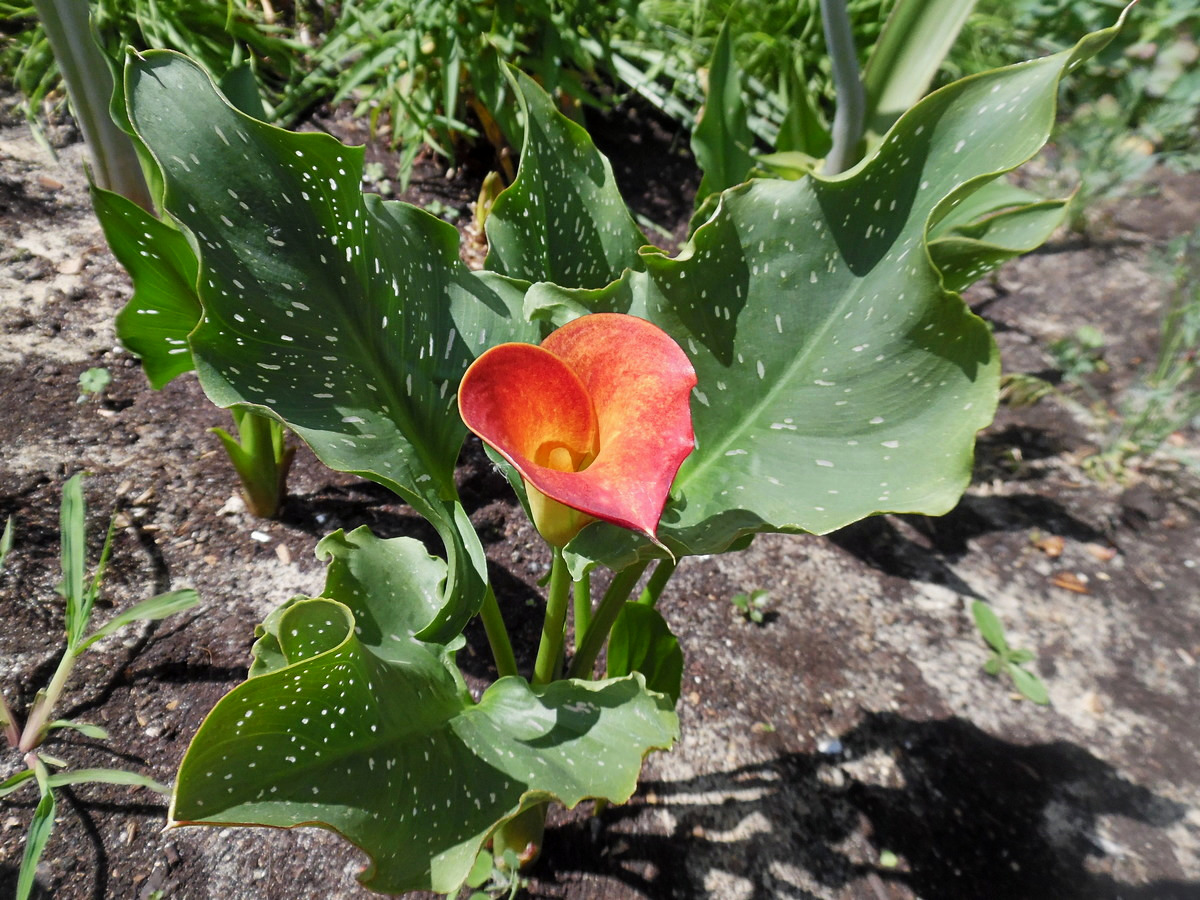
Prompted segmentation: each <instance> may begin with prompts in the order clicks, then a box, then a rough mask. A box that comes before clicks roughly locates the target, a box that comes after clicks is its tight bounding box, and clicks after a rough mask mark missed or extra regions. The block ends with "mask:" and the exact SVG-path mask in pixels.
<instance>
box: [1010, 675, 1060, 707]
mask: <svg viewBox="0 0 1200 900" xmlns="http://www.w3.org/2000/svg"><path fill="white" fill-rule="evenodd" d="M1008 674H1009V675H1011V676H1012V680H1013V686H1014V687H1015V688H1016V689H1017V690H1018V691H1019V692H1020V693H1021V695H1022V696H1023V697H1025V698H1026V699H1029V700H1032V701H1033V702H1034V703H1037V704H1038V705H1040V706H1048V705H1049V703H1050V692H1049V691H1047V690H1046V685H1045V684H1044V683H1043V682H1042V679H1040V678H1038V676H1036V675H1034V674H1033V673H1032V672H1030V671H1029V670H1028V669H1025V668H1022V667H1021V666H1015V665H1013V666H1009V667H1008Z"/></svg>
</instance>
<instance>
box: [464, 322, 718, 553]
mask: <svg viewBox="0 0 1200 900" xmlns="http://www.w3.org/2000/svg"><path fill="white" fill-rule="evenodd" d="M695 386H696V372H695V370H694V369H693V368H692V364H691V362H690V361H689V360H688V358H687V355H686V354H685V353H684V352H683V350H682V349H681V348H680V347H679V345H678V344H676V343H675V341H674V340H672V339H671V338H670V336H668V335H667V334H666V333H665V332H663V331H662V330H661V329H659V328H658V327H657V326H655V325H652V324H651V323H650V322H647V321H646V320H644V319H639V318H637V317H636V316H628V315H621V314H618V313H595V314H593V315H588V316H582V317H580V318H578V319H575V320H574V321H572V322H570V323H568V324H567V325H564V326H563V327H562V328H560V329H558V330H557V331H555V332H554V333H553V334H551V335H550V336H549V337H548V338H546V340H545V341H543V342H542V344H541V346H534V345H533V344H500V345H499V346H496V347H493V348H491V349H490V350H488V351H487V352H485V353H483V354H482V355H481V356H480V357H479V358H478V359H476V360H475V362H474V363H472V365H471V366H470V368H469V369H467V372H466V374H465V375H464V376H463V380H462V385H461V386H460V388H459V392H458V408H459V412H460V413H461V414H462V418H463V421H464V422H465V423H466V425H467V427H468V428H469V429H471V431H473V432H474V433H475V434H477V435H479V437H480V438H481V439H482V440H483V441H484V442H485V443H486V444H488V445H489V446H491V447H492V448H494V449H495V450H496V451H498V452H499V453H500V454H501V455H502V456H503V457H504V458H505V459H507V460H508V461H509V462H510V463H512V465H513V466H514V467H515V468H516V469H517V471H518V472H519V473H520V474H521V478H522V479H523V480H524V482H525V486H526V490H527V492H528V495H529V503H530V508H531V511H532V513H533V519H534V524H535V525H536V526H537V528H538V531H540V532H541V533H542V536H543V537H545V538H546V540H547V541H549V542H550V543H551V544H554V545H555V546H558V547H561V546H563V545H564V544H566V542H567V541H569V540H570V539H571V538H573V537H574V536H575V535H576V534H578V533H579V531H580V529H582V528H583V527H584V525H586V524H588V523H589V522H591V521H592V520H593V519H602V520H604V521H606V522H612V523H613V524H615V525H620V526H622V527H624V528H630V529H633V530H635V531H640V532H641V533H643V534H645V535H647V536H648V537H650V538H651V539H653V540H656V541H657V537H656V532H657V529H658V520H659V518H660V517H661V516H662V510H663V505H664V504H665V503H666V499H667V493H668V491H669V490H670V488H671V482H672V481H674V479H675V473H676V472H678V471H679V466H680V465H681V464H682V463H683V460H684V459H685V458H686V457H687V455H688V454H689V453H690V452H691V451H692V448H693V447H694V446H695V436H694V434H693V432H692V416H691V409H690V406H689V399H690V394H691V390H692V388H693V387H695Z"/></svg>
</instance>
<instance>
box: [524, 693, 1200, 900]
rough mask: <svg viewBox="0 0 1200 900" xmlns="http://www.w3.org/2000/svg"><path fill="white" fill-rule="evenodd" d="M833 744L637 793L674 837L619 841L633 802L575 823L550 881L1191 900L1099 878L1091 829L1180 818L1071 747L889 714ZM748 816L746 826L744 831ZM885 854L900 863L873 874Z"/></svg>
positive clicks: (1098, 852)
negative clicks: (857, 840) (650, 801)
mask: <svg viewBox="0 0 1200 900" xmlns="http://www.w3.org/2000/svg"><path fill="white" fill-rule="evenodd" d="M841 744H842V750H841V752H840V753H838V754H836V755H835V754H822V753H814V754H789V755H786V756H782V757H779V758H776V759H774V760H771V761H769V762H766V763H763V764H759V765H753V766H746V767H742V768H738V769H733V770H730V771H727V772H721V773H718V774H715V775H706V776H701V777H698V778H694V779H690V780H687V781H682V782H678V781H676V782H671V781H657V782H656V781H648V782H644V783H643V786H642V792H641V794H640V796H645V797H649V796H653V797H654V798H655V803H654V806H656V807H658V808H661V809H664V810H666V811H667V812H668V813H670V819H669V820H668V821H673V823H674V827H673V831H672V833H670V834H666V835H649V834H644V833H642V834H637V833H630V832H631V829H630V827H629V826H628V825H627V824H626V823H627V822H628V820H631V819H635V818H637V817H638V816H640V815H642V814H644V813H645V812H646V810H647V804H646V803H644V802H638V801H637V800H635V801H634V802H633V803H632V804H631V805H628V806H626V807H622V808H618V809H611V810H608V811H606V812H605V813H604V814H603V817H602V821H603V824H604V826H606V827H607V831H603V830H601V829H600V828H596V827H594V826H590V825H589V824H588V822H586V821H585V822H582V823H579V824H573V825H569V826H564V827H562V828H559V829H555V830H553V831H552V832H551V833H550V834H549V835H548V837H547V844H546V857H547V858H548V862H549V863H550V865H551V866H552V867H553V868H554V869H556V870H557V871H559V872H561V873H563V874H562V875H561V876H560V877H561V878H562V879H563V880H569V879H570V878H571V877H572V876H571V874H570V872H572V871H574V872H576V873H591V874H593V875H596V876H601V877H607V878H612V879H615V880H617V881H619V882H622V883H623V884H624V885H626V886H627V887H629V888H632V889H633V891H635V892H636V893H638V894H641V895H643V896H645V897H647V898H655V900H657V898H668V897H692V896H705V895H710V891H711V887H712V886H711V885H707V886H706V885H705V884H704V883H703V882H704V878H705V877H706V873H705V872H703V871H697V869H696V867H695V866H694V861H695V860H698V859H705V860H710V859H717V860H719V862H720V865H721V866H722V867H726V871H729V872H730V873H731V874H732V875H734V876H736V877H739V878H742V879H748V880H749V881H750V883H751V884H752V885H753V887H752V892H751V893H750V895H749V896H752V897H754V898H762V900H766V898H770V897H778V896H789V897H794V896H800V897H809V896H813V895H811V894H809V893H806V892H805V891H804V890H803V888H802V886H801V885H800V884H797V883H796V882H797V881H803V880H810V881H811V882H814V883H815V884H814V885H812V886H813V887H814V888H815V885H816V884H819V885H821V886H824V887H826V888H828V887H833V888H835V889H836V888H841V887H844V886H847V885H851V884H852V883H856V884H855V885H854V887H853V888H852V890H853V891H854V893H853V894H852V895H853V896H859V895H860V894H859V893H858V891H859V890H860V889H862V890H863V891H864V893H862V896H871V895H872V894H871V893H870V892H867V886H868V885H869V884H870V885H872V887H873V888H874V894H875V895H878V896H880V897H886V896H888V895H890V894H891V892H890V891H888V890H886V887H885V886H886V885H887V883H888V882H897V883H902V884H905V885H907V887H908V888H909V890H911V892H912V893H913V894H915V895H916V896H919V897H922V898H926V900H951V898H953V900H972V898H981V900H982V898H988V900H994V898H1030V900H1042V898H1045V900H1051V898H1054V900H1058V898H1062V900H1075V898H1079V900H1084V898H1087V900H1101V898H1113V900H1115V898H1118V897H1120V898H1125V900H1136V898H1144V900H1149V898H1155V900H1192V898H1200V883H1196V882H1183V881H1163V880H1160V881H1156V882H1153V883H1150V884H1124V883H1121V882H1120V881H1119V880H1117V879H1115V878H1113V877H1112V876H1110V875H1107V874H1101V873H1099V872H1098V871H1097V869H1098V868H1102V866H1099V865H1098V863H1099V862H1100V861H1102V860H1103V859H1104V857H1105V856H1106V840H1105V838H1104V837H1102V835H1101V829H1100V827H1099V826H1100V825H1101V822H1100V819H1101V817H1107V816H1118V817H1123V818H1125V819H1128V820H1131V821H1133V822H1136V823H1141V824H1142V825H1143V826H1144V827H1145V826H1148V827H1150V828H1163V827H1166V826H1169V825H1170V824H1172V823H1173V822H1176V821H1178V820H1179V819H1180V818H1181V817H1182V816H1183V814H1184V808H1183V807H1182V806H1179V805H1178V804H1176V803H1173V802H1171V801H1169V800H1166V799H1164V798H1162V797H1160V796H1157V795H1155V794H1154V793H1152V792H1151V791H1149V790H1147V789H1146V788H1144V787H1140V786H1138V785H1136V784H1132V783H1131V782H1129V781H1127V780H1126V779H1124V778H1123V777H1121V776H1120V775H1119V774H1118V773H1117V772H1116V771H1115V770H1114V769H1113V768H1112V767H1111V766H1109V765H1108V764H1107V763H1105V762H1103V761H1102V760H1100V759H1098V758H1097V757H1095V756H1093V755H1091V754H1090V753H1088V752H1087V751H1086V750H1084V749H1082V748H1080V747H1078V746H1076V745H1074V744H1070V743H1066V742H1055V743H1050V744H1039V745H1034V746H1022V745H1019V744H1013V743H1008V742H1006V741H1002V740H999V739H997V738H995V737H992V736H990V735H988V734H986V733H985V732H983V731H981V730H980V729H978V728H976V727H975V726H974V725H972V724H971V723H969V722H967V721H965V720H962V719H959V718H951V719H942V720H934V721H924V722H919V721H912V720H909V719H905V718H902V717H900V716H897V715H894V714H891V713H872V714H869V715H868V716H867V717H866V718H865V719H864V720H863V721H862V722H861V723H860V724H859V725H858V726H857V727H856V728H854V729H853V730H852V731H850V732H848V733H846V734H844V735H842V737H841ZM884 757H886V758H887V759H890V761H891V762H890V763H888V764H886V765H884V766H883V767H882V771H883V772H885V773H887V774H885V775H883V776H882V777H872V776H867V777H866V778H865V780H864V779H861V778H860V777H857V776H861V775H862V770H859V769H856V768H855V765H854V764H855V761H861V762H862V763H864V764H865V763H869V762H870V760H871V759H875V760H878V759H881V758H884ZM843 767H845V768H843ZM869 769H870V767H869V766H868V770H869ZM838 770H840V774H836V775H834V777H831V773H835V772H837V771H838ZM879 771H880V770H878V769H877V770H876V773H877V774H878V773H879ZM714 797H717V798H723V799H718V800H717V801H716V802H713V800H712V798H714ZM756 813H757V814H758V817H757V825H754V824H751V825H750V827H747V823H748V821H749V820H748V817H751V816H753V815H755V814H756ZM764 819H765V821H763V820H764ZM739 823H741V826H740V827H739ZM864 826H865V827H864ZM861 831H865V832H866V833H867V834H868V835H870V838H869V840H870V843H871V844H872V845H873V847H870V848H868V847H866V846H865V845H862V844H859V845H858V851H857V852H855V851H854V850H852V849H849V848H852V847H854V843H853V841H852V840H851V839H852V837H853V835H854V834H855V833H856V832H861ZM714 844H718V846H715V847H714V846H713V845H714ZM1107 849H1108V851H1110V852H1123V851H1124V848H1114V847H1113V846H1112V845H1111V844H1108V845H1107ZM864 850H865V851H866V853H865V854H864V853H863V851H864ZM885 850H887V851H891V852H892V853H894V854H895V855H896V856H897V857H898V859H899V864H898V865H896V866H894V867H892V868H886V867H883V866H881V865H878V864H877V863H876V862H874V861H875V860H878V859H879V855H880V853H881V852H883V851H885ZM864 856H870V857H872V862H871V863H864V862H863V861H862V860H863V858H864ZM689 860H691V861H693V865H689ZM798 870H802V874H801V875H800V876H799V877H797V871H798ZM1159 871H1161V869H1160V870H1159ZM743 883H744V882H743ZM706 888H707V889H706ZM905 896H908V895H907V894H905Z"/></svg>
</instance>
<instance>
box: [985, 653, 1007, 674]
mask: <svg viewBox="0 0 1200 900" xmlns="http://www.w3.org/2000/svg"><path fill="white" fill-rule="evenodd" d="M1003 670H1004V659H1003V657H1001V656H1000V655H999V654H997V653H993V654H992V655H991V656H989V657H988V660H987V662H985V663H984V664H983V671H985V672H987V674H989V675H991V676H992V677H993V678H997V677H999V675H1000V673H1001V672H1002V671H1003Z"/></svg>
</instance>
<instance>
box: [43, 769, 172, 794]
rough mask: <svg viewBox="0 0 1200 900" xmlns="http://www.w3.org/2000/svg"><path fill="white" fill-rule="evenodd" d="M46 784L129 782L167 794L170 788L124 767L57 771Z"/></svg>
mask: <svg viewBox="0 0 1200 900" xmlns="http://www.w3.org/2000/svg"><path fill="white" fill-rule="evenodd" d="M46 784H48V785H49V786H50V787H52V788H56V787H65V786H67V785H70V784H130V785H133V786H135V787H144V788H149V789H150V790H152V791H154V792H155V793H157V794H169V793H171V789H170V788H169V787H167V786H166V785H165V784H160V783H159V782H157V781H155V780H154V779H153V778H151V777H150V776H148V775H139V774H138V773H137V772H126V771H125V770H124V769H75V770H73V771H71V772H59V773H57V774H55V775H51V776H50V777H49V778H47V779H46Z"/></svg>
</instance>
